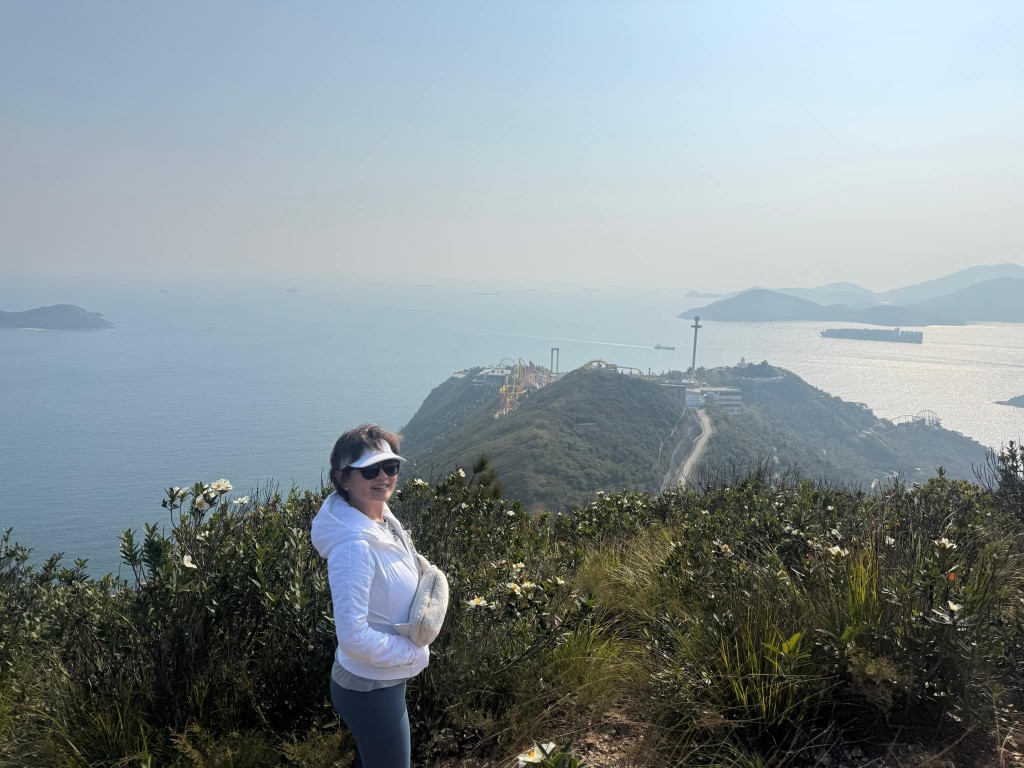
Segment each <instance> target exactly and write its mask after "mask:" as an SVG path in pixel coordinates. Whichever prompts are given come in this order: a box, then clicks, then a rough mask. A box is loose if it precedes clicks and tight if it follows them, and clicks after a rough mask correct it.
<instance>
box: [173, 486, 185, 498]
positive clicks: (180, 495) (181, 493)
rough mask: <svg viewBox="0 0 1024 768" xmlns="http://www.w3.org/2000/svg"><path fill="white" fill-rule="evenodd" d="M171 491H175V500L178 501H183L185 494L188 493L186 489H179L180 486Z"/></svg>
mask: <svg viewBox="0 0 1024 768" xmlns="http://www.w3.org/2000/svg"><path fill="white" fill-rule="evenodd" d="M171 490H173V491H174V498H176V499H183V498H185V494H186V493H188V491H186V490H185V489H184V488H179V487H178V486H174V488H172V489H171Z"/></svg>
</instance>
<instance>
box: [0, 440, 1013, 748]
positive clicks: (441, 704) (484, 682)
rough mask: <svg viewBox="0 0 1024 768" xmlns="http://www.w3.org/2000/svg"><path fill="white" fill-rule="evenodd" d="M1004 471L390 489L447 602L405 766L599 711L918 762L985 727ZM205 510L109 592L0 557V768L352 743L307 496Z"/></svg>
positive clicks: (54, 563) (1004, 627)
mask: <svg viewBox="0 0 1024 768" xmlns="http://www.w3.org/2000/svg"><path fill="white" fill-rule="evenodd" d="M1015 461H1017V460H1016V459H1014V457H1013V455H1012V454H1007V455H1006V457H1005V458H1004V469H1005V473H1004V475H1003V476H1001V479H1000V480H999V481H998V482H995V483H993V484H992V485H991V487H989V488H986V487H982V486H979V485H975V484H971V483H967V482H964V481H955V480H951V479H949V478H947V477H945V476H944V475H943V474H942V473H940V475H939V476H938V477H935V478H933V479H931V480H930V481H928V482H927V483H925V484H924V485H921V486H915V487H910V488H907V487H904V486H902V485H900V484H893V485H891V486H890V487H887V488H884V489H881V490H879V491H878V492H875V493H870V494H868V493H864V492H855V491H848V490H842V489H837V488H828V487H825V486H822V485H820V484H815V483H812V482H808V481H801V482H788V481H785V480H783V479H780V478H778V477H777V476H776V475H775V474H774V472H773V468H772V467H770V466H762V467H761V468H760V470H758V471H755V472H753V473H751V474H749V475H747V476H746V477H743V478H740V479H738V480H737V481H735V482H733V481H730V482H728V483H720V484H717V485H715V486H714V487H709V488H707V489H706V490H705V491H703V492H696V491H693V490H688V491H674V492H669V493H664V494H661V495H660V496H651V495H649V494H647V493H636V492H623V493H618V494H599V495H597V497H596V498H594V499H593V500H592V501H589V502H588V503H586V504H584V505H582V506H580V507H577V508H575V509H573V510H572V511H571V512H567V513H563V514H558V515H555V516H554V517H549V516H547V515H538V516H532V515H529V514H527V513H526V512H525V511H524V510H523V509H522V508H521V506H520V505H519V504H518V502H514V501H509V500H507V499H504V498H501V497H500V494H499V493H498V484H497V482H496V478H495V476H494V472H493V470H492V469H491V468H490V466H489V465H488V463H487V462H485V461H481V462H478V463H477V464H476V466H475V467H473V468H472V470H471V471H470V473H469V475H468V476H467V475H466V473H465V472H464V471H462V470H459V471H456V472H454V473H452V474H450V475H448V476H446V477H444V478H442V479H441V480H440V481H439V482H438V483H436V484H434V485H430V484H427V483H425V482H424V481H422V480H412V481H409V482H407V483H405V484H404V486H403V487H402V488H401V489H400V491H399V492H398V493H397V494H396V496H395V498H394V500H393V503H392V507H393V508H394V509H395V510H396V513H397V514H398V515H399V516H400V517H401V518H402V519H403V520H404V522H405V523H406V525H407V526H408V527H409V529H410V530H411V532H412V535H413V539H414V541H415V542H416V543H417V546H418V548H419V549H420V550H421V552H422V553H423V554H425V555H426V556H427V557H428V558H429V559H430V560H431V561H432V562H435V563H437V564H438V565H439V566H440V567H441V568H442V569H444V571H445V572H446V573H447V574H448V577H449V581H450V584H451V607H450V610H449V614H448V617H447V619H446V622H445V627H444V629H443V630H442V633H441V635H440V636H439V637H438V639H437V641H436V642H435V643H434V644H433V645H432V647H431V652H432V660H431V664H430V666H429V667H428V668H427V669H426V671H425V672H424V673H422V674H421V675H419V676H418V677H417V678H415V679H414V680H413V681H412V682H411V683H410V686H409V705H410V716H411V725H412V729H413V732H414V744H415V748H416V750H417V758H416V759H417V760H418V761H419V762H421V763H429V762H431V761H436V760H438V759H441V758H442V757H443V756H445V755H458V756H461V757H463V758H465V757H467V756H475V757H477V758H479V759H480V761H481V762H483V761H484V760H485V759H489V758H496V759H498V760H503V759H504V760H510V759H511V757H512V756H513V755H515V754H516V753H517V752H520V751H522V750H523V749H524V748H525V747H528V746H529V745H530V743H531V739H532V738H533V736H534V735H535V734H537V733H545V734H552V735H553V736H554V737H555V738H556V739H566V740H567V739H568V738H569V737H571V736H572V735H573V734H578V733H580V732H581V731H584V730H585V729H587V728H588V727H590V724H591V723H592V722H593V721H594V720H595V719H599V718H601V717H602V716H603V715H604V714H605V713H607V712H609V711H615V712H619V713H624V714H625V715H626V716H628V717H629V718H630V719H631V720H632V721H633V722H639V723H644V724H645V725H644V728H643V731H644V734H645V736H646V740H645V741H644V742H643V743H642V744H641V745H640V746H639V747H638V749H641V750H642V751H644V752H645V754H640V755H637V760H638V761H649V762H660V763H662V764H708V765H737V766H738V765H751V766H753V765H798V764H800V762H801V761H802V760H803V759H804V757H806V756H807V755H809V754H811V753H813V752H814V751H815V750H817V749H819V748H820V747H822V746H823V745H826V744H827V742H828V740H829V739H834V738H838V737H839V735H840V734H842V733H843V732H844V730H845V729H849V728H857V729H859V730H858V733H860V734H863V733H864V727H865V724H866V723H870V724H872V727H873V728H874V729H875V731H874V734H875V738H877V739H879V740H884V739H886V738H889V737H890V736H888V735H887V734H892V733H895V732H897V731H901V732H904V733H911V732H912V733H915V734H917V735H919V736H920V737H921V738H924V739H930V740H931V743H933V744H934V745H935V746H936V747H941V746H942V745H943V744H945V743H947V741H948V742H951V741H954V740H956V739H957V738H959V737H960V736H962V735H964V734H966V733H968V732H969V731H970V730H971V729H975V730H978V729H980V730H984V729H987V728H990V727H991V724H992V723H994V722H1002V721H1001V720H1000V718H1005V717H1008V716H1010V705H1011V704H1012V703H1013V702H1012V701H1011V699H1012V697H1013V695H1014V694H1015V692H1016V691H1019V689H1020V681H1021V680H1022V679H1024V675H1022V672H1024V666H1022V660H1024V655H1022V649H1024V629H1022V609H1024V602H1022V597H1024V563H1022V562H1021V558H1022V555H1021V552H1022V550H1021V546H1020V545H1021V535H1022V533H1021V524H1022V521H1021V517H1020V515H1019V510H1018V508H1017V507H1016V506H1015V499H1016V496H1015V495H1014V494H1015V492H1016V488H1017V486H1016V485H1015V483H1017V482H1018V481H1019V477H1020V473H1019V467H1017V465H1015V464H1014V462H1015ZM229 491H230V484H228V483H227V482H226V481H218V482H217V483H210V484H206V485H204V484H200V485H196V486H194V487H192V488H189V489H184V490H183V489H179V488H171V489H168V490H167V493H166V494H165V498H164V501H163V506H164V507H165V509H166V510H167V512H168V514H169V515H170V524H169V526H168V527H167V528H166V529H165V528H161V527H158V526H147V527H146V528H145V529H144V530H143V531H142V532H141V533H140V534H136V533H134V532H125V534H124V535H123V537H122V542H121V554H122V557H123V560H124V562H125V565H126V570H127V572H128V574H129V576H128V578H127V579H119V578H115V577H113V576H109V575H107V576H103V577H101V578H92V577H90V576H88V575H87V573H86V572H85V569H84V564H82V563H75V564H74V565H73V566H71V567H66V566H64V565H63V563H62V560H61V558H59V557H54V558H50V559H49V560H47V561H45V562H43V563H42V564H41V565H38V566H37V565H33V564H32V563H31V558H30V553H28V552H27V551H26V550H25V549H24V548H22V547H19V546H18V545H17V544H16V543H14V542H13V541H12V538H11V534H10V532H8V533H7V534H6V535H4V536H3V537H2V538H0V599H2V601H3V605H4V606H5V609H7V610H5V611H4V612H3V614H2V615H0V765H4V766H21V765H55V766H68V767H69V768H70V767H72V766H74V767H75V768H78V767H79V766H127V765H140V766H149V768H156V766H196V765H212V766H219V765H224V766H227V765H234V766H239V765H253V766H255V765H296V766H299V765H301V766H310V767H311V768H312V767H313V766H327V765H331V764H332V763H334V762H336V761H337V760H339V759H341V758H342V757H344V756H345V755H346V754H348V753H349V752H350V750H351V745H350V742H349V740H348V737H347V734H346V732H345V730H344V728H343V727H340V726H339V724H338V721H337V718H336V717H335V716H334V714H333V712H332V710H331V705H330V701H329V696H328V675H329V671H330V667H331V663H332V654H333V651H334V644H335V633H334V627H333V622H332V619H331V614H330V612H331V602H330V594H329V592H330V590H329V586H328V584H327V577H326V569H325V565H324V563H323V561H322V560H320V558H319V557H318V556H317V554H316V552H315V551H314V550H313V548H312V547H311V544H310V541H309V526H310V521H311V520H312V517H313V516H314V515H315V513H316V511H317V510H318V508H319V506H320V504H321V503H322V501H323V498H324V495H325V493H326V489H323V490H318V491H315V492H309V491H299V490H297V489H292V490H291V491H290V492H289V493H288V494H287V495H286V496H285V497H282V496H281V495H279V494H277V493H272V492H265V493H263V494H262V495H261V496H260V497H259V498H252V499H236V500H235V501H231V502H229V501H228V493H229ZM524 754H526V753H524ZM548 757H549V758H552V759H553V758H554V757H556V755H555V754H552V755H549V756H548ZM570 757H571V756H570V755H569V754H568V753H567V752H565V757H562V758H559V759H561V760H562V761H563V763H564V764H567V765H568V764H571V763H569V762H565V761H567V760H569V759H570ZM572 759H575V758H572Z"/></svg>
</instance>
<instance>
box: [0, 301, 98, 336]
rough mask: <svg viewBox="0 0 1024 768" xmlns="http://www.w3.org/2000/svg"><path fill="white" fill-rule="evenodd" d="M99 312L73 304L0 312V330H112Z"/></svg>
mask: <svg viewBox="0 0 1024 768" xmlns="http://www.w3.org/2000/svg"><path fill="white" fill-rule="evenodd" d="M113 327H114V324H113V323H112V322H110V321H109V320H107V319H106V318H105V317H103V315H102V313H100V312H89V311H88V310H85V309H82V308H81V307H79V306H76V305H75V304H54V305H53V306H49V307H38V308H36V309H27V310H25V311H24V312H4V311H2V310H0V328H41V329H45V330H61V331H92V330H97V331H98V330H105V329H107V328H113Z"/></svg>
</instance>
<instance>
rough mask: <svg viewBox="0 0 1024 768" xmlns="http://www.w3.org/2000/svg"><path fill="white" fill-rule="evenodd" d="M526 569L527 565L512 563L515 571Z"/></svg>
mask: <svg viewBox="0 0 1024 768" xmlns="http://www.w3.org/2000/svg"><path fill="white" fill-rule="evenodd" d="M525 567H526V563H512V570H513V571H521V570H523V568H525Z"/></svg>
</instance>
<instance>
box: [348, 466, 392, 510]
mask: <svg viewBox="0 0 1024 768" xmlns="http://www.w3.org/2000/svg"><path fill="white" fill-rule="evenodd" d="M397 466H398V462H397V461H395V460H393V459H392V460H389V461H382V462H381V463H380V464H372V465H371V466H369V467H364V468H363V470H359V469H351V470H349V472H348V477H347V478H344V479H343V481H342V487H343V488H345V489H346V490H347V491H348V503H349V504H351V505H352V506H353V507H355V508H356V509H358V510H359V511H360V512H362V513H364V514H366V513H367V512H371V511H372V512H376V511H378V510H379V508H380V507H381V505H383V504H384V503H385V502H387V500H388V499H390V498H391V494H393V493H394V492H395V486H396V485H398V473H397V472H395V474H394V475H393V476H391V477H388V474H387V472H385V471H384V469H385V467H386V468H388V469H391V468H392V467H396V468H397ZM373 470H377V475H376V477H372V478H369V479H368V478H366V477H364V475H363V472H364V471H365V472H366V473H368V474H370V473H372V472H373Z"/></svg>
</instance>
